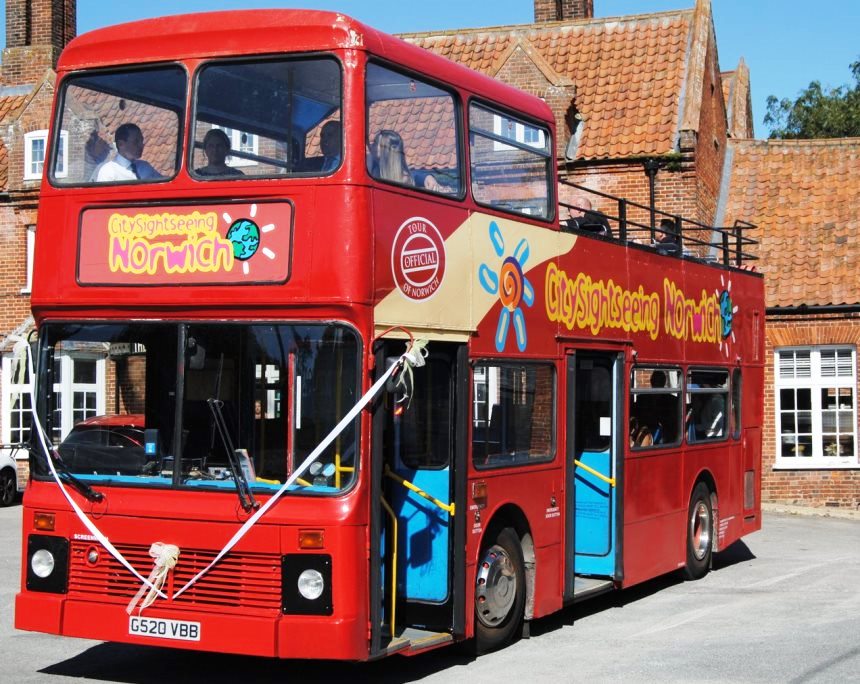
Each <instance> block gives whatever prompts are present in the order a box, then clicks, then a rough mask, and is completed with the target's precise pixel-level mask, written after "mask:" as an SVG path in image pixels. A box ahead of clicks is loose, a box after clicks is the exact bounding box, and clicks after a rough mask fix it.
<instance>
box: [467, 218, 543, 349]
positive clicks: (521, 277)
mask: <svg viewBox="0 0 860 684" xmlns="http://www.w3.org/2000/svg"><path fill="white" fill-rule="evenodd" d="M489 232H490V243H491V244H492V245H493V250H494V251H495V253H496V256H498V257H499V258H500V259H502V263H501V265H500V266H499V267H498V268H497V269H493V268H491V267H490V266H488V265H487V264H481V266H480V268H479V269H478V280H479V282H480V283H481V287H483V288H484V290H486V291H487V292H489V293H490V294H492V295H498V296H499V301H500V302H501V303H502V310H501V312H500V313H499V324H498V326H497V327H496V337H495V340H496V351H504V349H505V343H506V342H507V339H508V328H509V327H510V325H511V322H512V321H513V326H514V334H515V336H516V338H517V348H518V349H519V350H520V351H525V350H526V344H527V343H528V337H527V335H526V319H525V316H524V315H523V310H522V308H521V307H520V304H525V305H526V306H531V305H532V304H534V301H535V291H534V288H533V287H532V284H531V283H530V282H529V279H528V278H526V277H525V274H524V273H523V269H524V267H525V265H526V262H527V261H528V259H529V243H528V242H527V241H526V240H525V238H523V239H522V240H520V241H519V243H518V244H517V247H516V249H514V253H513V255H512V256H508V257H505V238H504V236H503V235H502V231H501V230H500V229H499V226H498V224H497V223H496V222H495V221H491V222H490V231H489Z"/></svg>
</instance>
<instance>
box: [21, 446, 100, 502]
mask: <svg viewBox="0 0 860 684" xmlns="http://www.w3.org/2000/svg"><path fill="white" fill-rule="evenodd" d="M27 450H28V451H29V452H30V453H35V454H36V458H39V453H40V452H39V451H37V450H36V449H34V448H33V447H32V446H30V445H28V446H27ZM46 458H50V459H51V460H52V461H53V462H54V468H56V470H57V475H58V476H59V478H60V479H61V480H62V481H63V482H66V483H67V484H70V485H71V486H72V487H73V488H74V489H75V490H77V492H78V493H79V494H81V495H83V496H84V498H86V499H87V500H88V501H95V502H98V501H102V500H103V499H104V498H105V495H104V494H102V493H101V492H97V491H96V490H95V489H93V488H92V487H90V486H89V485H88V484H87V483H86V482H84V481H83V480H79V479H78V478H77V477H75V476H74V475H72V471H70V470H69V466H67V465H66V464H65V462H64V461H63V459H62V457H59V456H58V457H57V458H54V456H53V455H52V454H48V456H47V457H46ZM45 465H46V466H48V464H47V463H45ZM49 469H50V467H49Z"/></svg>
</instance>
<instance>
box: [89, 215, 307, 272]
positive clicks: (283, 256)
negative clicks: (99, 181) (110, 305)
mask: <svg viewBox="0 0 860 684" xmlns="http://www.w3.org/2000/svg"><path fill="white" fill-rule="evenodd" d="M292 215H293V209H292V205H291V204H290V203H289V202H254V203H233V204H214V205H169V206H158V207H146V208H142V207H122V208H114V209H88V210H86V211H84V213H83V215H82V217H81V228H80V242H79V245H80V246H79V249H78V282H80V283H81V284H85V285H192V284H193V285H219V284H229V283H248V284H250V283H256V284H259V283H283V282H285V281H286V280H287V278H288V277H289V267H290V242H291V234H292Z"/></svg>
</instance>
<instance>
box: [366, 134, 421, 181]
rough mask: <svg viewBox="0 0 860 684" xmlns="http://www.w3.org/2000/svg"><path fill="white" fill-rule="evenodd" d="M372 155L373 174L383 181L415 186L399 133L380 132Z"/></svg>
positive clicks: (374, 142)
mask: <svg viewBox="0 0 860 684" xmlns="http://www.w3.org/2000/svg"><path fill="white" fill-rule="evenodd" d="M370 154H371V167H370V172H371V174H373V175H374V176H376V177H377V178H381V179H382V180H388V181H394V182H395V183H403V184H404V185H415V181H414V180H413V178H412V173H411V172H410V171H409V166H408V165H407V164H406V152H405V151H404V149H403V138H401V137H400V134H399V133H397V132H395V131H392V130H388V129H382V130H381V131H379V133H377V134H376V137H375V138H374V139H373V145H372V146H371V148H370Z"/></svg>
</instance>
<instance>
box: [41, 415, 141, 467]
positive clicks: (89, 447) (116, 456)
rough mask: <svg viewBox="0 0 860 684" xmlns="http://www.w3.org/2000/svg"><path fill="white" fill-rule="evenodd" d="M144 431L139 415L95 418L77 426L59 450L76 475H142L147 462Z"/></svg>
mask: <svg viewBox="0 0 860 684" xmlns="http://www.w3.org/2000/svg"><path fill="white" fill-rule="evenodd" d="M144 427H145V424H144V417H143V416H142V415H140V414H136V413H128V414H123V415H115V416H94V417H93V418H87V419H86V420H82V421H81V422H79V423H77V424H76V425H75V426H74V427H73V428H72V431H71V432H70V433H69V434H68V435H67V436H66V438H65V439H64V440H63V441H62V443H61V444H60V446H59V447H57V449H58V451H59V452H60V457H61V458H62V459H63V463H65V465H66V466H67V467H68V468H69V470H71V471H72V472H74V473H92V474H99V475H103V474H104V475H107V474H117V475H140V474H142V472H143V467H144V465H145V464H146V462H147V458H146V451H145V447H144Z"/></svg>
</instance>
